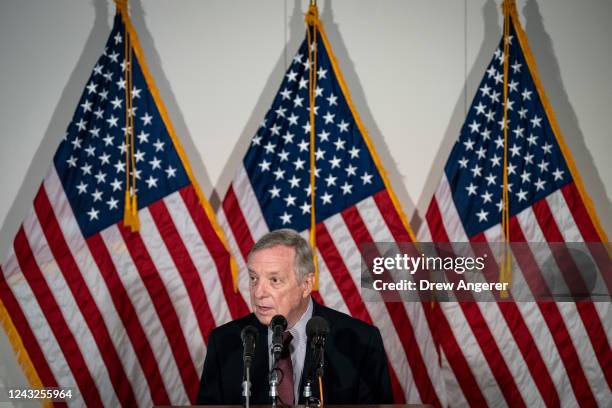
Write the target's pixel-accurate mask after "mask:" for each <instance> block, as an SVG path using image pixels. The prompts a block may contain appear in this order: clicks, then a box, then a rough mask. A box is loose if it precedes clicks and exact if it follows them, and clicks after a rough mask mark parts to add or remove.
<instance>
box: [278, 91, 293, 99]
mask: <svg viewBox="0 0 612 408" xmlns="http://www.w3.org/2000/svg"><path fill="white" fill-rule="evenodd" d="M280 94H281V96H282V97H283V100H285V99H290V98H291V91H290V90H289V89H287V88H285V89H283V90H282V91H281V92H280Z"/></svg>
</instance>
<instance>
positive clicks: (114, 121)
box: [106, 115, 119, 128]
mask: <svg viewBox="0 0 612 408" xmlns="http://www.w3.org/2000/svg"><path fill="white" fill-rule="evenodd" d="M118 121H119V118H117V117H115V115H111V116H110V118H108V119H106V122H107V123H108V127H110V128H114V127H117V123H118Z"/></svg>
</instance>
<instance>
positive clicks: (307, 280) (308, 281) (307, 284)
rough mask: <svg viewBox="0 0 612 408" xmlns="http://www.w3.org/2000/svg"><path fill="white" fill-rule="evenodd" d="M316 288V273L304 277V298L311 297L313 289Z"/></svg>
mask: <svg viewBox="0 0 612 408" xmlns="http://www.w3.org/2000/svg"><path fill="white" fill-rule="evenodd" d="M313 287H314V273H309V274H308V275H306V276H304V280H303V282H302V290H303V291H302V297H304V298H306V297H308V296H310V293H311V292H312V288H313Z"/></svg>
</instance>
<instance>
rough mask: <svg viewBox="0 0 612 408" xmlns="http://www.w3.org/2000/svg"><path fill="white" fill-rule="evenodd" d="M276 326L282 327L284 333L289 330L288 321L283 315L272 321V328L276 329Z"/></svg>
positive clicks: (275, 317)
mask: <svg viewBox="0 0 612 408" xmlns="http://www.w3.org/2000/svg"><path fill="white" fill-rule="evenodd" d="M275 326H281V327H282V328H283V331H285V329H287V319H285V316H283V315H279V314H278V315H276V316H274V317H273V318H272V320H270V327H272V328H274V327H275Z"/></svg>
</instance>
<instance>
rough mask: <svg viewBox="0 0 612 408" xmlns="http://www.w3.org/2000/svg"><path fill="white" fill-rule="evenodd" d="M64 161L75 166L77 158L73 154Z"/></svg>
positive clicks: (70, 165)
mask: <svg viewBox="0 0 612 408" xmlns="http://www.w3.org/2000/svg"><path fill="white" fill-rule="evenodd" d="M66 163H67V164H68V167H76V165H77V158H76V157H74V156H70V157H69V158H68V160H66Z"/></svg>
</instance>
